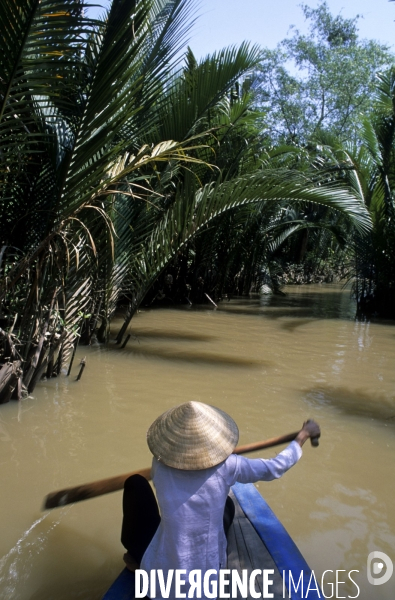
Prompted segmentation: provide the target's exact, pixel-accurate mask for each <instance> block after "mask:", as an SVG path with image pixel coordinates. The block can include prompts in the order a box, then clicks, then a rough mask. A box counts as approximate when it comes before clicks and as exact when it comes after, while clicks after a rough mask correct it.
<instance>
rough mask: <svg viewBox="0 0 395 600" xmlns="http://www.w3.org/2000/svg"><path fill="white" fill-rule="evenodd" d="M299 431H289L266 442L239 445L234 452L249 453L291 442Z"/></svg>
mask: <svg viewBox="0 0 395 600" xmlns="http://www.w3.org/2000/svg"><path fill="white" fill-rule="evenodd" d="M298 433H299V431H295V432H294V433H288V434H287V435H281V436H280V437H275V438H270V440H265V441H264V442H254V443H253V444H245V445H244V446H237V448H235V449H234V450H233V454H248V452H255V451H256V450H263V449H264V448H273V446H280V445H281V444H288V443H289V442H293V440H294V439H295V438H296V436H297V435H298Z"/></svg>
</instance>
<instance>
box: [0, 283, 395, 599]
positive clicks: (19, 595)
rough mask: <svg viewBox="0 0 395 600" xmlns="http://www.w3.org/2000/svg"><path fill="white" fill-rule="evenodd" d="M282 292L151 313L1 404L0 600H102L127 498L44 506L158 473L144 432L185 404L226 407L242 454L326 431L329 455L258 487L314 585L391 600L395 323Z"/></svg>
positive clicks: (343, 301)
mask: <svg viewBox="0 0 395 600" xmlns="http://www.w3.org/2000/svg"><path fill="white" fill-rule="evenodd" d="M286 292H287V296H285V297H281V298H279V297H276V298H270V297H265V298H262V299H259V298H258V297H257V298H252V299H247V300H246V299H234V300H232V301H230V302H224V303H221V304H220V305H219V307H218V309H214V308H213V307H211V306H207V307H200V308H197V307H192V308H184V309H183V308H180V309H172V308H163V309H154V310H146V311H142V312H141V313H139V314H138V315H137V316H136V317H135V319H133V321H132V329H131V332H132V334H133V335H132V337H131V339H130V340H129V342H128V344H127V346H126V347H125V349H123V350H120V349H119V347H116V346H114V345H113V344H110V345H109V346H108V347H100V346H93V347H92V348H89V349H86V348H82V349H80V350H79V357H82V356H84V355H86V356H87V366H86V369H85V372H84V374H83V377H82V379H81V381H80V382H76V381H75V377H76V374H77V371H78V360H76V362H75V367H74V368H73V372H72V376H71V377H69V378H67V377H64V376H63V377H61V378H59V379H53V380H51V381H47V382H42V383H40V384H39V385H38V386H37V387H36V389H35V391H34V397H30V398H27V399H25V400H23V401H22V402H21V403H19V404H18V403H15V402H10V403H9V404H6V405H2V406H1V407H0V477H1V495H0V515H1V517H0V518H1V536H0V598H1V599H2V600H71V599H74V598H76V599H80V600H99V598H100V597H101V595H102V594H103V593H104V591H105V590H106V588H107V587H108V586H109V584H110V583H111V581H112V580H113V579H114V578H115V577H116V575H117V574H118V573H119V572H120V570H121V569H122V568H123V562H122V554H123V548H122V546H121V544H120V541H119V537H120V526H121V519H122V514H121V494H120V492H116V493H114V494H110V495H107V496H103V497H100V498H96V499H93V500H88V501H85V502H81V503H79V504H74V505H71V506H67V507H64V508H60V509H55V510H53V511H46V512H42V511H41V505H42V501H43V498H44V496H45V495H46V494H47V493H48V492H50V491H53V490H56V489H59V488H62V487H67V486H71V485H76V484H78V483H84V482H89V481H93V480H95V479H101V478H104V477H109V476H112V475H117V474H120V473H123V472H128V471H132V470H135V469H139V468H143V467H147V466H149V465H150V461H151V458H150V453H149V450H148V448H147V446H146V442H145V435H146V430H147V428H148V426H149V425H150V424H151V422H152V421H153V420H154V419H155V418H156V417H157V416H158V415H159V414H160V413H161V412H163V411H164V410H166V409H168V408H170V407H171V406H173V405H175V404H179V403H181V402H184V401H187V400H198V401H202V402H207V403H209V404H214V405H215V406H218V407H219V408H221V409H224V410H226V411H227V412H229V413H230V414H231V415H232V417H233V418H234V419H235V420H236V421H237V423H238V425H239V428H240V443H241V444H244V443H248V442H253V441H258V440H261V439H264V438H269V437H274V436H278V435H282V434H285V433H288V432H291V431H294V430H296V429H298V428H299V427H300V426H301V425H302V423H303V420H305V419H306V418H308V417H313V418H315V419H316V420H317V421H319V423H320V424H321V427H322V438H321V443H320V446H319V448H312V447H311V446H310V444H309V443H307V444H306V445H305V446H304V448H303V450H304V453H303V457H302V459H301V461H300V462H299V463H298V465H296V466H295V467H294V468H293V469H292V470H291V471H290V472H289V473H287V474H285V476H284V477H283V478H282V479H280V480H278V481H274V482H270V483H260V484H258V488H259V491H260V492H261V493H262V494H263V496H264V497H265V499H266V500H267V502H268V503H269V505H270V506H271V508H272V509H273V510H274V511H275V513H276V514H277V516H278V517H279V518H280V520H281V521H282V523H283V524H284V526H285V527H286V528H287V530H288V532H289V533H290V534H291V536H292V537H293V539H294V540H295V542H296V543H297V545H298V546H299V548H300V550H301V551H302V553H303V554H304V556H305V558H306V560H307V562H308V563H309V565H310V567H311V568H312V569H313V570H314V572H315V574H316V577H317V580H318V581H320V578H321V575H322V573H323V572H324V571H326V570H328V571H329V570H331V571H333V573H330V572H328V573H327V574H326V575H325V579H324V582H325V586H324V592H325V594H326V596H327V597H331V593H332V594H333V596H332V597H334V598H336V597H337V598H341V597H343V598H344V597H345V598H347V597H359V598H361V599H362V600H370V599H373V598H374V599H375V600H376V599H378V600H393V598H394V597H395V575H394V576H393V577H392V578H391V579H390V580H389V581H388V582H387V583H384V584H383V585H374V586H373V585H371V584H370V583H369V582H368V580H367V557H368V555H369V553H371V552H373V551H381V552H384V553H386V554H387V555H388V556H389V557H390V558H392V561H393V562H395V502H394V498H395V478H394V474H395V469H394V464H395V435H394V433H395V369H394V367H395V323H390V322H387V323H385V322H370V323H369V322H358V321H355V320H354V313H355V307H354V304H353V301H352V300H351V299H350V295H349V292H348V291H347V290H342V289H341V288H340V287H336V286H310V287H298V288H296V287H292V288H288V289H287V290H286ZM115 325H116V324H115ZM276 451H278V450H273V449H272V450H266V451H264V452H261V453H260V454H255V455H254V456H259V455H260V456H263V457H265V458H269V457H270V456H273V455H274V454H275V452H276ZM385 569H386V567H385V566H384V567H383V568H382V572H381V573H376V574H374V575H375V577H376V580H377V578H378V575H380V576H381V574H382V573H383V572H385ZM336 570H337V571H338V573H337V578H338V582H339V583H338V589H337V592H336V588H335V587H334V591H333V592H331V589H332V587H331V584H335V580H336V573H335V572H336ZM351 570H353V571H354V573H353V575H352V577H353V579H354V581H355V582H356V584H357V586H358V589H359V590H360V591H359V593H358V589H357V586H356V585H355V584H353V583H352V582H351V580H350V579H349V578H348V573H349V572H350V571H351ZM357 571H358V572H357ZM344 581H345V582H346V583H341V582H344ZM357 594H358V595H357Z"/></svg>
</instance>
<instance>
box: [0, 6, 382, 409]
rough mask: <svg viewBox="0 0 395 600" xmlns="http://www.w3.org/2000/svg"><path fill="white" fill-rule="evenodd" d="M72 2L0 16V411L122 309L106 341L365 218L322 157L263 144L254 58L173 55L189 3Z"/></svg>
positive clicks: (331, 159)
mask: <svg viewBox="0 0 395 600" xmlns="http://www.w3.org/2000/svg"><path fill="white" fill-rule="evenodd" d="M85 7H86V5H85V3H84V2H83V1H82V0H63V1H59V2H52V1H49V0H18V2H16V0H5V2H3V3H2V5H1V12H0V28H1V36H0V52H1V55H2V57H3V60H2V63H1V65H0V194H1V198H2V201H1V232H0V236H1V239H0V242H1V251H0V274H1V284H0V300H1V314H0V319H1V322H0V326H1V327H2V331H1V332H0V334H1V348H0V350H1V353H0V359H1V362H2V365H3V367H2V368H1V369H0V402H2V401H7V400H8V399H9V398H10V396H11V395H14V397H20V395H21V393H22V389H23V386H24V387H25V389H27V390H28V391H31V390H32V389H33V388H34V386H35V384H36V383H37V381H38V380H39V379H40V378H41V377H42V376H43V375H47V376H48V377H50V376H53V375H56V374H59V372H60V371H61V368H62V365H67V364H68V363H69V361H70V355H71V352H72V350H73V347H75V343H76V341H78V339H79V338H80V337H82V339H83V340H84V341H85V342H88V343H89V342H90V341H91V339H92V336H93V335H94V334H95V335H96V334H97V336H98V339H99V340H100V341H106V340H107V339H108V334H109V325H110V321H111V318H112V316H113V314H114V311H115V309H116V307H117V306H118V305H119V303H120V301H122V302H124V303H125V302H126V303H127V313H126V317H125V322H124V326H123V327H122V329H121V331H120V333H119V335H118V337H117V341H118V343H121V341H122V338H123V337H124V335H125V333H126V330H127V327H128V325H129V322H130V319H131V318H132V316H133V314H134V313H135V311H136V309H137V308H138V306H139V305H140V303H141V302H142V301H143V299H144V298H146V302H147V301H153V300H154V299H155V298H157V299H158V298H162V297H163V296H165V297H166V296H169V297H171V298H173V299H175V300H176V301H184V302H191V301H200V300H203V299H206V298H207V295H210V294H212V295H213V296H214V297H215V298H218V297H219V296H221V295H222V294H225V293H228V292H229V291H230V292H236V293H245V292H248V291H249V290H250V289H251V286H253V285H255V286H257V285H258V286H259V285H260V284H265V283H266V282H268V283H269V284H270V285H271V286H273V281H274V280H275V278H274V276H273V274H274V272H272V273H270V269H272V271H273V269H274V270H275V269H276V268H277V269H278V263H276V264H275V265H274V267H273V257H274V258H275V256H276V255H275V254H274V253H276V252H279V250H280V249H281V248H283V247H284V244H285V243H287V240H290V239H291V237H292V235H294V234H295V233H296V234H297V235H305V233H304V232H306V231H310V230H311V231H313V230H314V231H316V230H317V231H320V232H321V231H324V232H329V233H330V235H336V228H337V229H339V227H340V225H342V226H343V227H345V228H346V229H347V230H350V229H351V227H352V228H353V231H356V232H358V235H359V238H358V239H360V240H364V239H365V237H364V236H365V235H366V233H367V232H368V231H369V228H370V224H371V218H370V216H369V213H368V210H367V208H366V206H365V202H366V199H365V198H364V197H362V195H361V193H360V190H359V188H357V187H356V186H355V185H354V186H352V185H350V183H349V182H348V181H346V178H345V177H344V176H343V173H344V167H343V164H338V160H339V159H338V157H337V155H336V152H335V151H332V152H329V151H328V150H327V148H326V149H325V152H324V151H323V149H322V147H320V148H317V147H316V148H315V150H314V151H312V150H311V149H310V148H309V147H308V146H305V147H298V146H296V145H295V144H293V145H291V146H274V145H273V144H272V143H271V144H270V145H269V146H268V145H267V144H265V143H263V142H262V136H261V122H262V114H261V112H259V111H258V110H256V109H254V95H253V89H254V86H253V82H252V79H251V74H252V73H253V72H254V71H256V70H257V68H258V65H259V64H260V61H261V59H262V53H261V51H260V50H259V49H258V48H257V47H251V46H250V45H248V44H243V45H242V46H241V47H240V48H228V49H224V50H222V51H219V52H218V53H215V54H214V55H212V56H208V57H206V58H205V59H203V60H201V61H197V60H196V59H195V57H194V56H193V54H192V52H191V51H190V50H188V49H187V50H186V51H185V52H184V54H182V53H181V49H182V48H183V46H184V44H185V38H186V34H187V33H188V29H189V26H190V23H191V18H192V11H193V8H194V2H193V1H192V0H137V1H133V0H113V2H112V3H111V6H110V9H109V10H108V11H107V12H106V13H104V15H103V18H102V19H99V20H94V19H91V18H88V17H87V16H86V11H85V10H84V9H85ZM180 53H181V54H180ZM180 56H181V58H180ZM273 141H274V140H273ZM341 160H343V159H341ZM336 161H337V162H336ZM369 208H370V207H369ZM370 212H372V211H370ZM298 232H300V233H299V234H298ZM311 235H312V236H313V234H311ZM314 235H315V234H314ZM320 235H321V234H320ZM302 258H303V257H302ZM276 265H277V267H276ZM274 287H275V285H274Z"/></svg>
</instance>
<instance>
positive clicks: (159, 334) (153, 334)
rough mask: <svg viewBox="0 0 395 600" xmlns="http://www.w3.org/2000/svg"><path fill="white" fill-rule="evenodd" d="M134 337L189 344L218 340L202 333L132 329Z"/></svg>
mask: <svg viewBox="0 0 395 600" xmlns="http://www.w3.org/2000/svg"><path fill="white" fill-rule="evenodd" d="M131 333H132V336H136V337H137V338H158V339H161V340H162V339H169V340H180V341H183V340H185V341H187V342H211V341H213V340H216V339H217V338H216V337H215V336H213V335H204V334H202V333H194V332H187V333H186V332H185V333H184V332H182V331H170V330H166V329H138V328H137V329H135V328H132V331H131Z"/></svg>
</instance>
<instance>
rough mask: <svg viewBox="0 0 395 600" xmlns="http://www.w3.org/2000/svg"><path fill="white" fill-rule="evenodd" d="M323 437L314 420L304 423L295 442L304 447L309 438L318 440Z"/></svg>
mask: <svg viewBox="0 0 395 600" xmlns="http://www.w3.org/2000/svg"><path fill="white" fill-rule="evenodd" d="M320 435H321V429H320V426H319V425H318V423H316V422H315V421H313V419H309V420H308V421H305V422H304V423H303V427H302V429H301V430H300V431H299V433H298V435H297V436H296V438H295V441H296V442H298V444H299V445H300V446H303V444H304V443H305V441H306V440H308V439H309V438H311V439H312V440H313V439H317V438H319V437H320Z"/></svg>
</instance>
